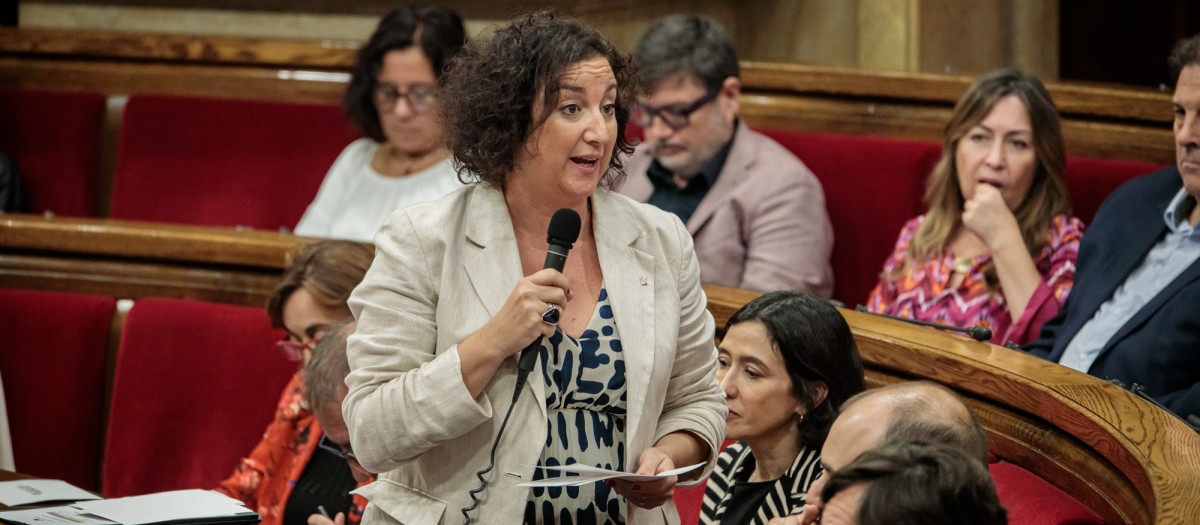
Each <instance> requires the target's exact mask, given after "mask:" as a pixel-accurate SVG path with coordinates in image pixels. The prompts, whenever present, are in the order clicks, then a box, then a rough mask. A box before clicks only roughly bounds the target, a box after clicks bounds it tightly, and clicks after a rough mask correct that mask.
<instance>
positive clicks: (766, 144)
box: [618, 122, 833, 299]
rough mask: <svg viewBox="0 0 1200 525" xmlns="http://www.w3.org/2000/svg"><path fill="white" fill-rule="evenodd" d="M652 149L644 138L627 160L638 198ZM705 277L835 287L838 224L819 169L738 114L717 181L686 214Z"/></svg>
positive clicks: (739, 284)
mask: <svg viewBox="0 0 1200 525" xmlns="http://www.w3.org/2000/svg"><path fill="white" fill-rule="evenodd" d="M653 160H654V151H653V149H652V148H651V147H650V145H649V144H642V145H641V146H639V147H638V149H637V150H635V151H634V152H633V154H632V155H630V157H629V158H628V159H627V160H626V161H625V173H628V174H629V176H628V177H627V178H626V180H625V182H624V183H623V184H622V185H621V187H620V188H618V190H619V191H620V192H621V193H622V194H625V195H628V196H629V197H631V198H633V200H636V201H639V202H646V201H648V200H650V195H651V194H652V193H653V192H654V185H653V184H652V183H651V182H650V178H649V177H648V176H647V175H646V172H647V170H649V168H650V162H651V161H653ZM687 229H688V232H689V233H691V234H692V237H694V238H695V239H696V256H697V257H698V258H699V260H700V279H701V281H703V282H705V283H709V284H716V285H720V286H728V287H732V288H743V289H746V290H756V291H760V292H769V291H773V290H808V291H811V292H813V293H814V294H817V295H819V296H821V297H824V298H826V299H828V298H829V297H831V296H832V295H833V267H832V266H831V265H830V264H829V256H830V254H831V253H833V226H832V225H830V223H829V214H828V213H826V211H825V192H824V191H823V190H822V189H821V183H820V181H818V180H817V177H816V176H815V175H813V173H812V172H811V171H809V169H808V167H807V166H805V165H804V163H802V162H800V159H797V158H796V156H795V155H793V154H792V152H790V151H788V150H787V149H786V148H784V147H783V146H780V145H779V143H777V142H775V141H773V140H771V139H770V137H767V136H766V135H763V134H761V133H758V132H756V131H753V130H751V129H750V127H749V126H747V125H746V123H745V122H739V123H738V126H737V131H736V132H735V133H734V137H733V146H732V147H731V148H730V150H729V156H728V157H726V159H725V166H724V167H722V168H721V174H720V175H718V176H717V183H716V184H715V185H713V187H712V188H711V189H709V190H708V194H707V195H705V196H704V199H703V200H701V201H700V205H699V206H698V207H696V212H695V213H693V214H692V217H691V218H690V219H688V223H687Z"/></svg>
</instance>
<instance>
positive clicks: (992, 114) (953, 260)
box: [867, 69, 1083, 344]
mask: <svg viewBox="0 0 1200 525" xmlns="http://www.w3.org/2000/svg"><path fill="white" fill-rule="evenodd" d="M1065 169H1066V153H1065V151H1064V149H1063V139H1062V131H1061V129H1060V125H1059V120H1058V109H1057V108H1055V107H1054V101H1053V100H1051V99H1050V93H1049V92H1048V91H1046V88H1045V86H1043V85H1042V83H1041V82H1040V81H1038V79H1037V78H1034V77H1032V76H1030V75H1026V74H1024V73H1021V72H1020V71H1017V70H1015V69H1000V70H996V71H993V72H991V73H988V74H986V75H983V76H981V77H979V78H977V79H976V80H975V82H974V83H972V84H971V86H970V87H969V88H967V92H966V93H964V94H963V96H962V98H960V99H959V100H958V103H957V104H956V105H955V106H954V113H953V115H952V116H951V117H950V122H949V123H948V124H946V136H945V143H944V144H943V146H942V159H941V161H939V162H938V164H937V167H936V168H934V170H933V173H932V174H930V176H929V183H928V185H927V186H926V188H925V200H926V201H927V202H928V203H929V211H928V212H926V213H925V215H922V216H920V217H917V218H915V219H912V220H910V221H908V223H907V224H905V225H904V228H903V229H902V230H900V238H899V239H898V240H897V241H896V248H895V251H894V252H892V255H891V257H889V258H888V260H887V261H886V262H885V263H884V265H883V274H882V277H881V279H880V282H879V284H878V285H876V286H875V289H874V290H872V291H871V296H870V298H869V299H868V301H867V309H868V310H870V311H872V312H876V313H883V314H888V315H895V316H900V317H908V318H911V319H916V320H919V321H932V322H937V323H943V324H948V325H952V326H959V327H968V326H983V327H986V328H988V329H990V330H991V331H992V339H991V341H992V342H993V343H996V344H1003V343H1006V342H1009V341H1012V342H1015V343H1017V344H1024V343H1027V342H1029V341H1032V340H1034V339H1036V338H1037V336H1038V331H1039V330H1040V329H1041V326H1042V323H1044V322H1046V321H1047V320H1049V319H1050V318H1051V317H1053V316H1054V314H1056V313H1058V309H1059V307H1060V306H1061V305H1062V303H1063V302H1064V301H1066V299H1067V294H1068V293H1070V291H1071V285H1072V284H1073V283H1074V280H1075V258H1076V256H1077V254H1078V253H1079V239H1080V237H1082V236H1083V223H1082V222H1080V221H1079V219H1076V218H1074V217H1071V216H1070V215H1068V213H1069V212H1070V208H1071V203H1070V201H1069V199H1068V197H1067V183H1066V179H1065V178H1064V175H1063V172H1064V171H1065Z"/></svg>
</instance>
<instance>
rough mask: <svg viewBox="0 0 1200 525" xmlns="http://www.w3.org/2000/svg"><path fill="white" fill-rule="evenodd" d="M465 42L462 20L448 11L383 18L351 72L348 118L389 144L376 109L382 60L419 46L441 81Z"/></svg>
mask: <svg viewBox="0 0 1200 525" xmlns="http://www.w3.org/2000/svg"><path fill="white" fill-rule="evenodd" d="M466 39H467V38H466V32H465V31H464V30H463V23H462V18H460V17H459V16H458V13H455V12H454V11H453V10H452V9H450V8H448V7H441V6H433V5H424V4H415V5H408V6H404V7H400V8H398V9H396V10H394V11H392V12H390V13H388V14H386V15H384V17H383V19H382V20H380V21H379V27H377V28H376V29H375V33H373V34H372V35H371V38H370V40H367V43H366V44H363V46H362V47H361V48H359V50H358V58H357V59H356V60H355V62H354V67H353V68H351V69H350V84H349V85H347V86H346V96H345V97H344V98H343V99H342V109H343V110H344V111H345V112H346V118H348V119H350V122H353V123H354V125H355V126H358V129H359V130H361V131H362V132H363V135H366V136H367V137H370V138H371V139H372V140H374V141H375V142H383V141H385V140H387V137H386V136H384V134H383V126H382V125H380V123H379V110H378V109H377V108H376V107H375V84H376V82H377V81H378V78H379V71H380V70H381V69H382V68H383V56H384V55H386V54H388V52H389V51H399V50H404V49H408V48H410V47H412V46H420V47H421V51H422V52H423V53H425V57H426V58H428V59H429V63H430V64H432V65H433V76H434V77H435V78H437V79H438V80H441V78H442V74H443V73H444V72H445V71H446V65H447V64H448V63H449V62H450V59H452V58H454V55H456V54H458V51H459V50H460V49H462V47H463V44H464V43H465V42H466Z"/></svg>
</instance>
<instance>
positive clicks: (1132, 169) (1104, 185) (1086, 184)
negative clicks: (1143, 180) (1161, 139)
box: [1067, 157, 1163, 224]
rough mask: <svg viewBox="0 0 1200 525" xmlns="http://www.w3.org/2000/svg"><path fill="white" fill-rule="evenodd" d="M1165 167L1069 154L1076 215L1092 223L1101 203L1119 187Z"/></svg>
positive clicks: (1068, 173)
mask: <svg viewBox="0 0 1200 525" xmlns="http://www.w3.org/2000/svg"><path fill="white" fill-rule="evenodd" d="M1162 168H1163V166H1162V165H1160V164H1151V163H1148V162H1131V161H1126V160H1111V159H1094V158H1088V157H1068V158H1067V191H1068V192H1070V194H1071V205H1072V208H1074V213H1075V216H1076V217H1079V220H1081V221H1083V222H1084V224H1091V223H1092V217H1094V216H1095V215H1096V210H1098V209H1100V204H1101V203H1103V202H1104V199H1106V198H1108V194H1110V193H1112V192H1113V190H1115V189H1117V187H1118V186H1120V185H1121V184H1124V183H1125V182H1126V181H1129V180H1130V179H1135V178H1137V177H1140V176H1142V175H1146V174H1148V173H1153V172H1155V171H1158V170H1160V169H1162Z"/></svg>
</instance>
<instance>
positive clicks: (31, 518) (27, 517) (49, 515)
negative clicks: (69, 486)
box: [0, 506, 114, 525]
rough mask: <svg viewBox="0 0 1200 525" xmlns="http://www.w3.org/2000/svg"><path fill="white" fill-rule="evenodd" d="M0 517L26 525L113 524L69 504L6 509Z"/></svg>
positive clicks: (0, 513)
mask: <svg viewBox="0 0 1200 525" xmlns="http://www.w3.org/2000/svg"><path fill="white" fill-rule="evenodd" d="M0 519H4V520H6V521H11V522H14V523H24V524H26V525H46V524H55V523H61V524H67V525H114V524H113V522H111V521H108V520H106V519H101V518H99V517H96V516H91V515H88V514H86V513H84V512H82V511H80V510H79V509H76V508H74V507H69V506H63V507H45V508H40V509H30V510H6V511H3V512H0Z"/></svg>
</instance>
